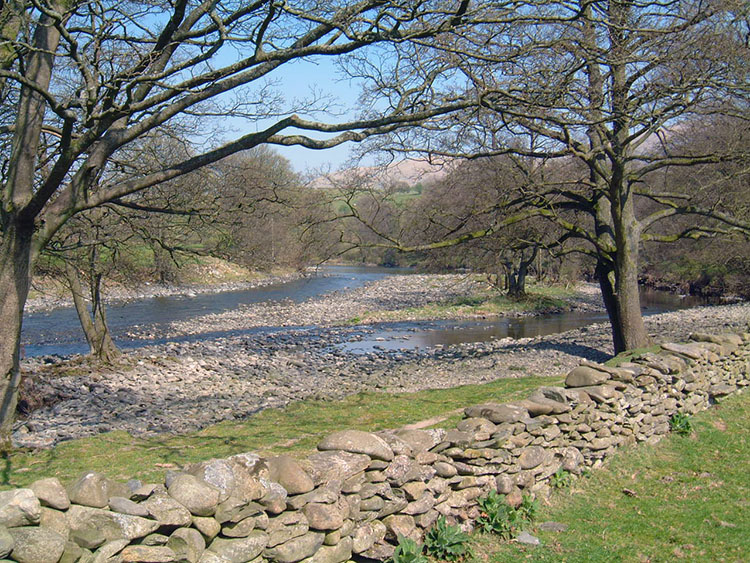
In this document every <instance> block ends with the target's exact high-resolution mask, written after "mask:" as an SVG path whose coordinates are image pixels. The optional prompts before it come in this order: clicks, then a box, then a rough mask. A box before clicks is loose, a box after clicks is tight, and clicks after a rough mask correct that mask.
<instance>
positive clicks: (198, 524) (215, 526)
mask: <svg viewBox="0 0 750 563" xmlns="http://www.w3.org/2000/svg"><path fill="white" fill-rule="evenodd" d="M192 520H193V526H194V527H195V529H196V530H198V531H199V532H200V533H201V535H203V537H204V538H205V539H206V540H208V541H211V540H212V539H214V538H215V537H216V536H218V535H219V532H220V531H221V524H219V522H218V520H216V518H204V517H201V516H193V518H192Z"/></svg>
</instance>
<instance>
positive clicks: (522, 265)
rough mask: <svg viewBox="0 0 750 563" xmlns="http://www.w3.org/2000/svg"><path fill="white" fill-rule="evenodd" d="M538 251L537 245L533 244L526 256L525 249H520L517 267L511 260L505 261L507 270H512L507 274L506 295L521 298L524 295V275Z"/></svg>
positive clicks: (525, 275) (526, 273) (527, 272)
mask: <svg viewBox="0 0 750 563" xmlns="http://www.w3.org/2000/svg"><path fill="white" fill-rule="evenodd" d="M538 252H539V247H538V246H535V247H533V248H532V250H531V254H530V255H529V256H526V253H525V251H523V250H522V251H520V252H519V253H518V254H517V257H518V256H520V258H519V260H518V267H516V266H515V265H514V264H513V262H508V263H506V268H507V269H508V271H510V270H512V274H511V275H509V276H508V278H507V279H508V295H509V296H510V297H513V298H516V299H518V298H521V297H524V296H525V295H526V277H527V276H528V274H529V266H531V264H532V263H533V262H534V259H535V258H536V256H537V253H538Z"/></svg>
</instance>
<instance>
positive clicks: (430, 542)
mask: <svg viewBox="0 0 750 563" xmlns="http://www.w3.org/2000/svg"><path fill="white" fill-rule="evenodd" d="M424 549H425V551H426V552H427V555H430V556H432V557H434V558H435V559H439V560H441V561H456V560H458V559H461V558H463V557H465V556H467V555H469V553H470V548H469V536H468V534H466V533H465V532H463V531H462V530H461V528H459V527H458V526H449V525H448V523H447V522H446V521H445V516H441V517H440V518H438V519H437V522H435V525H434V526H433V527H432V528H430V529H429V530H428V531H427V533H426V534H425V537H424Z"/></svg>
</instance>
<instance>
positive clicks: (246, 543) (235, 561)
mask: <svg viewBox="0 0 750 563" xmlns="http://www.w3.org/2000/svg"><path fill="white" fill-rule="evenodd" d="M267 543H268V534H266V533H265V532H261V531H254V532H251V533H250V535H249V536H247V537H245V538H237V539H225V538H216V539H215V540H214V541H212V542H211V545H210V547H209V548H208V549H207V550H206V552H211V553H213V554H215V555H217V556H219V557H220V558H222V559H224V560H225V561H227V562H228V563H247V562H248V561H252V560H253V559H255V558H256V557H257V556H258V555H260V554H261V553H262V552H263V549H265V547H266V544H267ZM205 555H206V554H204V557H205ZM204 557H201V559H203V558H204Z"/></svg>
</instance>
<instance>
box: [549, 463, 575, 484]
mask: <svg viewBox="0 0 750 563" xmlns="http://www.w3.org/2000/svg"><path fill="white" fill-rule="evenodd" d="M572 481H573V476H572V475H571V474H570V472H569V471H566V470H565V469H563V468H562V467H560V468H558V469H557V471H555V473H554V474H553V475H552V476H551V477H550V479H549V484H550V486H551V487H552V488H553V489H567V488H568V487H570V485H571V483H572Z"/></svg>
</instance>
